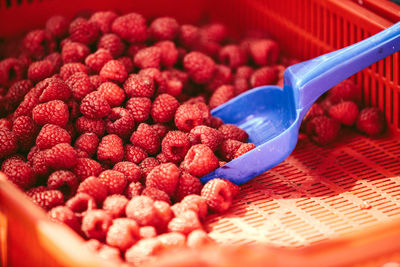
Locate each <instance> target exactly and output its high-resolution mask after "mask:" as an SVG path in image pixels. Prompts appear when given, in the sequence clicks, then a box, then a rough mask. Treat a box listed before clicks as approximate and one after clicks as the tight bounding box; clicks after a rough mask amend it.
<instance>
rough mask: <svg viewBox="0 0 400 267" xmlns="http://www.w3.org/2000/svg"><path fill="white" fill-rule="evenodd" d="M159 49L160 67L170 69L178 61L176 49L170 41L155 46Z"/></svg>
mask: <svg viewBox="0 0 400 267" xmlns="http://www.w3.org/2000/svg"><path fill="white" fill-rule="evenodd" d="M155 46H156V47H159V48H160V49H161V65H163V66H164V67H167V68H168V67H172V66H173V65H175V63H176V62H177V60H178V49H177V48H176V46H175V44H174V43H173V42H171V41H160V42H158V43H156V44H155Z"/></svg>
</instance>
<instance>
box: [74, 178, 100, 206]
mask: <svg viewBox="0 0 400 267" xmlns="http://www.w3.org/2000/svg"><path fill="white" fill-rule="evenodd" d="M77 193H86V194H88V195H90V196H92V197H93V198H94V200H96V202H97V203H101V202H103V200H104V199H105V198H106V197H107V186H106V185H104V184H103V183H102V182H101V181H100V180H99V179H97V178H96V177H94V176H90V177H88V178H86V179H85V180H84V181H83V182H81V183H80V185H79V187H78V190H77Z"/></svg>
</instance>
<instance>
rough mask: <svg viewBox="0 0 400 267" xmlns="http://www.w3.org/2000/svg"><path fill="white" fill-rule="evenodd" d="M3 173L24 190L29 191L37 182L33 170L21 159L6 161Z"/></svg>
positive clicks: (2, 168) (2, 166)
mask: <svg viewBox="0 0 400 267" xmlns="http://www.w3.org/2000/svg"><path fill="white" fill-rule="evenodd" d="M1 171H2V172H4V174H5V175H6V176H7V178H8V179H9V180H10V181H11V182H13V183H14V184H15V185H17V186H18V187H20V188H22V189H27V188H29V187H31V186H32V185H33V184H34V183H35V182H36V177H35V174H34V172H33V170H32V168H31V167H30V166H29V164H28V163H26V162H24V161H23V160H21V159H16V158H8V159H6V160H5V161H4V162H3V164H2V165H1Z"/></svg>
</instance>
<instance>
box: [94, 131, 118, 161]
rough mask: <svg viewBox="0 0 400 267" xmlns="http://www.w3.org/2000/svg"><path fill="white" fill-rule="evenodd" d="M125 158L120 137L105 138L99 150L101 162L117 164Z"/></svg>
mask: <svg viewBox="0 0 400 267" xmlns="http://www.w3.org/2000/svg"><path fill="white" fill-rule="evenodd" d="M123 158H124V144H123V142H122V140H121V138H120V137H118V135H115V134H109V135H106V136H104V137H103V138H102V139H101V141H100V144H99V146H98V148H97V159H98V160H99V161H101V162H105V163H111V164H115V163H117V162H120V161H121V160H122V159H123Z"/></svg>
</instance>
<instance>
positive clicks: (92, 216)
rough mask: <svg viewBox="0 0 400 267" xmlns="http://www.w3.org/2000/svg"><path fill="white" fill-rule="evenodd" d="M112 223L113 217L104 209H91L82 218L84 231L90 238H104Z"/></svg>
mask: <svg viewBox="0 0 400 267" xmlns="http://www.w3.org/2000/svg"><path fill="white" fill-rule="evenodd" d="M111 224H112V218H111V216H110V215H109V214H108V213H107V212H105V211H104V210H89V211H87V212H86V214H85V215H84V216H83V218H82V231H83V233H84V234H85V236H86V237H88V238H96V239H98V240H104V239H105V238H106V235H107V231H108V228H110V226H111Z"/></svg>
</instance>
